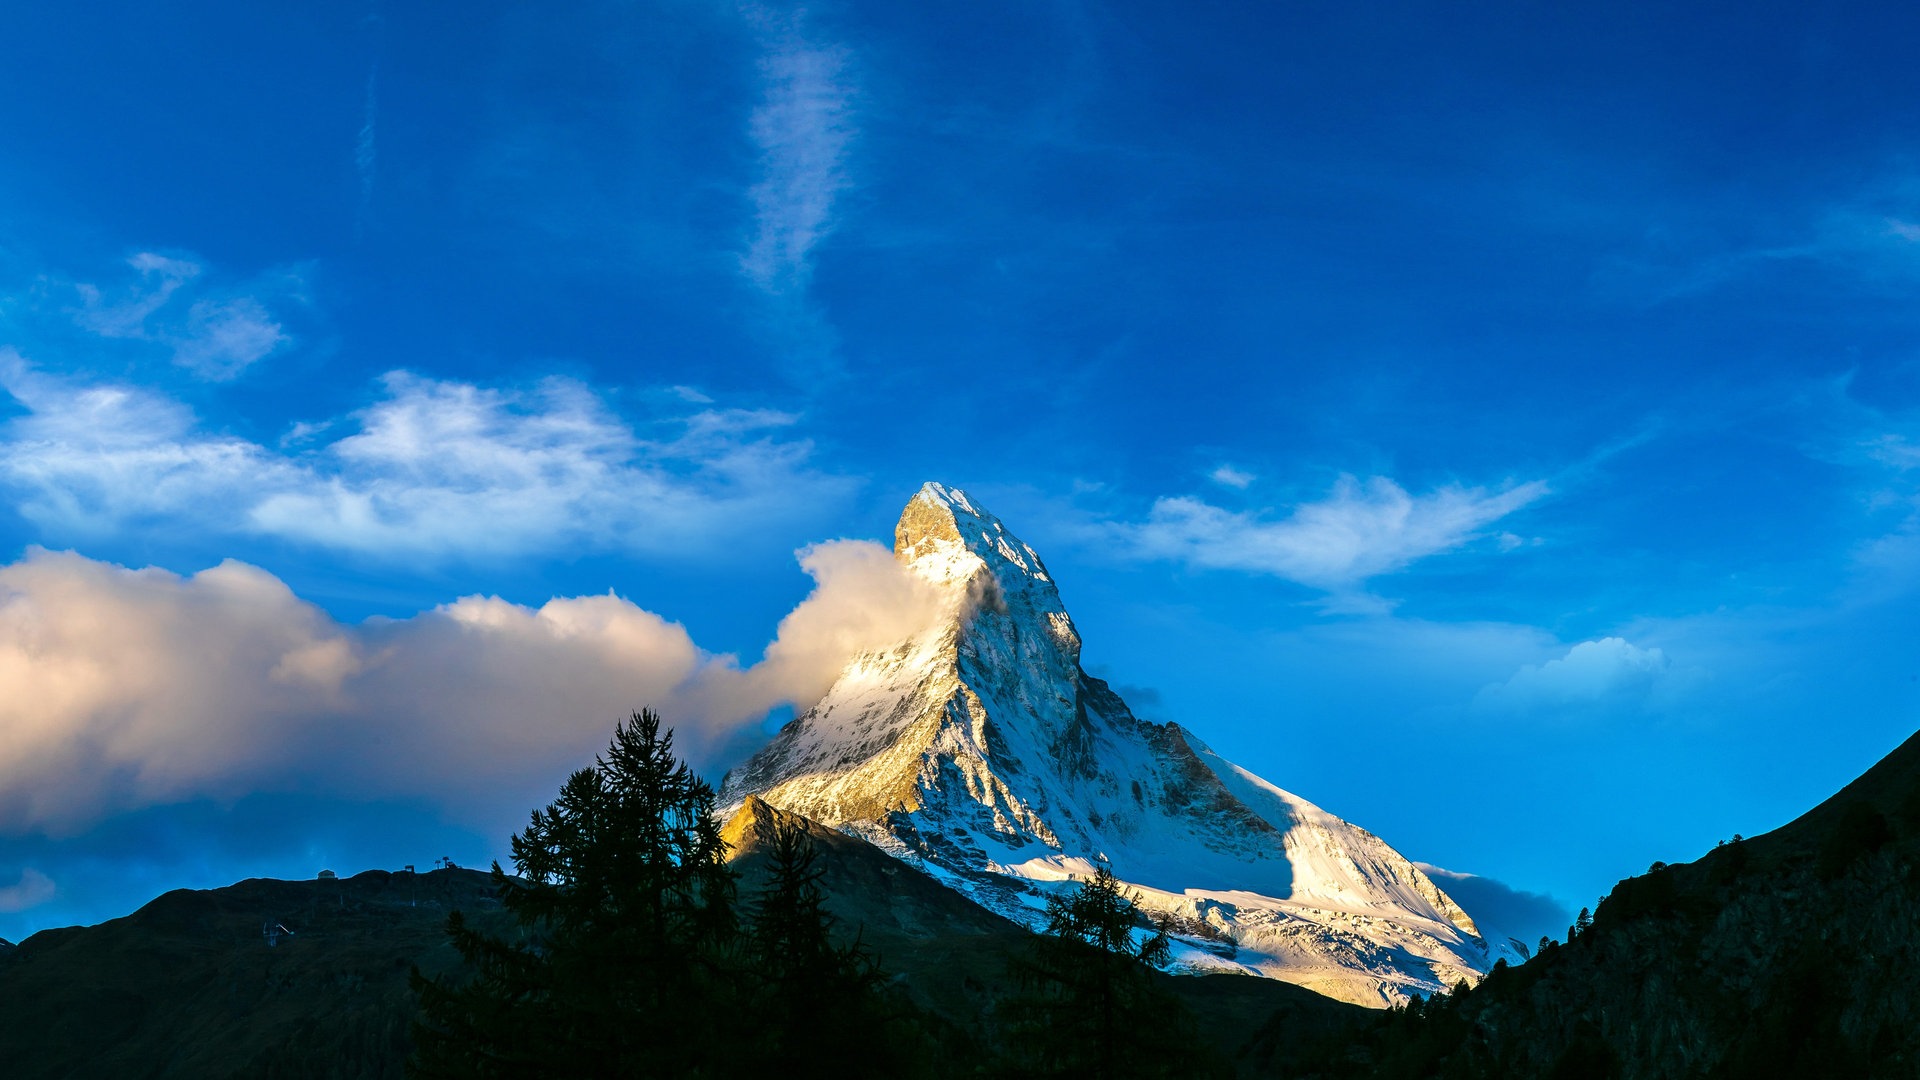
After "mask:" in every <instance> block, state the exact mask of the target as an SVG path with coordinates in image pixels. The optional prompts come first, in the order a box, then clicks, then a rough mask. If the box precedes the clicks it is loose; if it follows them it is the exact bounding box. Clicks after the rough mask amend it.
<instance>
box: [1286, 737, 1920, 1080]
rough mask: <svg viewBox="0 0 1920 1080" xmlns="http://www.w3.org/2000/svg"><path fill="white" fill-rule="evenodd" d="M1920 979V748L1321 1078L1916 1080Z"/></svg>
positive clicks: (1415, 1017)
mask: <svg viewBox="0 0 1920 1080" xmlns="http://www.w3.org/2000/svg"><path fill="white" fill-rule="evenodd" d="M1915 970H1920V735H1917V736H1915V737H1913V738H1910V739H1908V740H1907V742H1906V743H1904V744H1903V745H1901V746H1900V747H1899V748H1898V749H1896V750H1895V751H1894V752H1893V753H1891V754H1889V755H1887V757H1886V758H1884V759H1883V760H1881V761H1880V762H1879V763H1878V764H1877V765H1875V766H1874V767H1873V768H1872V769H1870V770H1868V771H1867V772H1866V773H1865V774H1864V775H1862V776H1861V777H1860V778H1859V779H1858V780H1855V781H1854V782H1853V783H1851V784H1849V785H1847V787H1846V788H1844V789H1843V790H1841V791H1840V793H1839V794H1837V795H1835V796H1834V797H1832V798H1831V799H1828V800H1827V801H1826V802H1823V803H1821V804H1820V805H1819V806H1817V807H1815V808H1814V809H1813V810H1811V811H1808V812H1807V813H1806V814H1805V815H1803V816H1801V817H1800V818H1798V819H1796V820H1794V821H1793V822H1791V823H1789V824H1787V825H1785V826H1782V827H1781V828H1779V829H1777V830H1775V831H1774V832H1772V833H1769V834H1767V835H1765V836H1760V837H1755V838H1753V839H1750V840H1741V841H1738V842H1734V843H1728V844H1723V845H1722V846H1720V847H1717V848H1715V849H1714V850H1712V851H1710V852H1708V853H1707V854H1706V855H1705V856H1704V857H1702V858H1700V859H1698V860H1696V861H1694V862H1691V863H1686V864H1678V865H1673V866H1665V867H1662V866H1660V865H1659V864H1655V867H1654V868H1653V869H1652V870H1650V871H1649V872H1648V873H1646V874H1644V875H1641V876H1638V877H1633V878H1628V879H1626V880H1624V881H1622V882H1620V883H1619V884H1618V885H1617V886H1615V887H1614V889H1613V891H1612V893H1611V894H1609V895H1608V896H1607V898H1606V899H1605V900H1604V901H1603V902H1602V903H1601V905H1600V907H1599V910H1598V911H1596V912H1595V913H1594V918H1593V925H1592V926H1591V928H1589V929H1587V930H1585V931H1584V932H1581V933H1579V934H1577V935H1575V936H1574V937H1573V939H1572V940H1571V941H1569V942H1568V943H1566V944H1565V945H1559V946H1555V947H1553V948H1550V949H1547V950H1546V951H1545V952H1543V953H1542V954H1541V955H1539V956H1537V957H1535V958H1534V959H1533V960H1531V961H1529V962H1528V963H1526V964H1524V965H1521V966H1519V967H1517V968H1501V969H1498V970H1496V971H1495V972H1494V973H1493V974H1492V975H1490V976H1489V977H1488V978H1487V980H1486V981H1485V982H1483V983H1482V984H1481V985H1480V986H1478V987H1475V988H1474V989H1472V990H1470V991H1468V992H1466V993H1463V994H1457V995H1455V996H1454V997H1453V998H1452V999H1450V1000H1436V1001H1434V1002H1432V1003H1430V1004H1427V1005H1424V1006H1422V1007H1419V1008H1415V1009H1412V1010H1409V1011H1407V1012H1404V1013H1396V1014H1393V1015H1392V1016H1390V1017H1388V1018H1386V1019H1385V1020H1383V1021H1382V1023H1381V1024H1380V1026H1379V1027H1377V1028H1376V1029H1375V1030H1374V1031H1373V1032H1372V1033H1371V1034H1370V1035H1369V1037H1368V1039H1367V1040H1366V1042H1367V1044H1368V1046H1369V1052H1368V1053H1365V1054H1363V1055H1360V1056H1359V1057H1353V1056H1347V1057H1346V1060H1345V1061H1344V1062H1341V1061H1328V1062H1324V1063H1323V1064H1322V1066H1321V1072H1322V1073H1324V1074H1326V1075H1373V1076H1380V1077H1409V1078H1411V1077H1426V1076H1448V1077H1454V1076H1460V1077H1483V1076H1484V1077H1495V1076H1497V1077H1549V1076H1550V1077H1623V1078H1642V1077H1645V1078H1672V1080H1678V1078H1681V1077H1700V1078H1722V1077H1724V1078H1734V1077H1771V1076H1792V1077H1824V1076H1836V1077H1839V1076H1844V1077H1881V1076H1886V1077H1894V1076H1900V1077H1911V1076H1914V1075H1920V993H1917V992H1916V990H1915V985H1914V979H1913V972H1914V971H1915ZM1362 1061H1365V1062H1367V1063H1366V1064H1364V1065H1363V1064H1361V1062H1362Z"/></svg>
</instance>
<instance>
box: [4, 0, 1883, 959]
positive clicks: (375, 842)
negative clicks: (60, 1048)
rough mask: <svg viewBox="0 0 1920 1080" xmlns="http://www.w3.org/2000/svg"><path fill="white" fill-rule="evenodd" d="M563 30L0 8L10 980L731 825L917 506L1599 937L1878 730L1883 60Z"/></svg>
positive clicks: (1215, 714) (1794, 41) (1845, 13)
mask: <svg viewBox="0 0 1920 1080" xmlns="http://www.w3.org/2000/svg"><path fill="white" fill-rule="evenodd" d="M568 8H569V10H567V11H555V10H537V9H532V8H527V7H524V6H511V7H508V6H499V5H484V4H479V5H476V4H462V5H419V4H416V5H374V6H369V7H365V8H362V9H357V10H356V9H353V8H352V7H351V6H350V5H307V6H304V7H301V6H296V5H290V4H283V5H257V4H254V5H240V4H230V5H219V4H206V5H200V6H198V7H197V8H196V9H195V10H194V11H193V12H190V13H181V12H177V11H169V10H162V9H158V8H154V7H152V6H151V5H133V4H124V5H111V4H110V5H107V6H106V7H94V8H89V9H87V10H85V11H80V10H77V9H76V10H68V9H65V8H59V7H52V8H44V9H41V10H26V9H22V10H18V11H14V12H10V13H9V17H8V30H7V33H5V34H4V35H0V68H3V69H4V70H6V71H7V72H8V73H9V76H8V86H9V89H8V91H7V93H6V94H5V96H4V97H0V145H5V146H6V147H7V153H6V154H5V155H4V156H0V390H4V394H0V698H4V699H5V700H0V936H5V937H8V938H12V939H14V940H18V938H19V937H21V936H23V935H24V934H26V933H28V932H31V931H32V930H34V929H37V928H40V927H44V926H49V925H60V924H64V923H68V922H76V921H94V920H97V919H100V918H104V917H109V916H113V915H117V914H122V913H124V912H125V911H127V910H130V909H131V908H132V907H134V906H137V904H138V903H140V902H142V901H144V900H145V899H147V898H149V897H150V896H152V895H153V894H155V893H156V892H158V891H160V890H163V889H165V888H169V887H175V886H195V887H204V886H208V885H215V884H223V883H225V882H227V881H231V880H233V879H235V878H238V877H241V876H246V875H250V874H258V873H272V874H280V875H297V876H304V875H307V874H310V873H312V872H313V871H314V870H317V869H318V868H319V867H320V866H321V865H326V866H329V867H332V868H334V869H337V870H343V871H346V870H356V869H359V868H361V867H364V866H371V865H399V864H402V863H408V862H411V863H415V864H420V865H425V864H428V863H431V862H432V861H433V859H434V858H436V857H438V856H441V855H450V856H452V857H453V858H455V859H456V860H458V861H462V862H469V863H479V862H484V861H485V860H486V859H488V858H491V857H493V856H495V855H497V854H498V853H500V852H501V851H502V849H503V848H504V846H505V845H504V837H505V834H506V832H507V831H508V830H510V829H511V828H513V827H516V826H517V825H518V824H519V823H520V822H521V820H522V818H523V815H524V813H525V810H526V808H527V807H529V806H531V805H533V804H534V803H535V802H537V801H544V799H545V798H546V797H548V796H550V794H551V792H552V791H553V790H554V789H555V787H556V786H557V783H558V781H559V779H560V778H561V777H562V776H563V775H564V772H565V770H566V769H567V768H568V767H570V766H571V765H572V764H577V763H578V762H579V761H580V760H581V759H583V758H584V757H585V755H587V754H589V753H590V752H591V751H592V750H593V749H594V748H596V747H597V746H599V745H601V744H602V743H603V742H604V740H605V736H606V733H607V732H608V731H609V730H610V728H611V725H612V723H613V721H614V720H615V719H616V718H617V716H618V715H620V712H621V710H623V709H624V708H627V707H631V706H635V705H639V704H641V703H643V702H642V701H640V700H634V699H635V698H637V697H640V696H642V695H644V696H646V697H647V698H649V699H652V700H654V702H655V703H656V704H659V705H661V706H662V707H663V708H667V709H669V710H670V712H671V711H673V710H677V711H678V714H679V716H680V718H681V723H682V725H683V738H684V740H685V745H686V746H687V748H688V750H689V752H690V753H691V754H693V755H694V756H695V757H696V760H699V761H700V762H701V763H702V764H703V766H704V767H705V768H707V769H708V771H709V772H710V773H712V774H713V775H715V776H717V775H718V773H719V772H720V771H721V770H723V769H724V768H725V767H726V765H727V764H728V763H730V762H731V761H732V760H735V759H737V757H738V756H739V755H740V754H741V753H743V752H744V751H745V750H747V749H749V748H750V747H751V744H752V741H753V739H754V738H755V737H757V732H759V731H760V730H761V718H762V717H764V716H766V715H767V714H768V712H769V711H770V710H771V711H772V712H773V713H775V714H776V715H777V714H778V713H779V711H780V710H782V709H784V708H787V707H790V706H791V704H792V703H793V700H792V699H794V698H796V697H803V696H804V694H805V693H806V692H807V689H808V688H809V687H813V686H815V685H817V683H818V679H819V675H818V671H817V670H816V669H817V668H819V667H820V666H821V665H830V660H831V658H830V657H829V656H826V655H825V654H822V653H820V652H819V650H817V649H815V650H812V651H809V649H808V647H807V646H806V645H805V642H804V641H803V638H805V633H804V632H805V631H807V630H808V628H809V627H816V628H817V627H821V626H826V627H829V628H831V626H833V625H835V624H833V623H832V619H833V617H834V615H835V612H837V611H841V610H842V609H841V608H837V607H835V605H834V603H833V602H832V601H833V597H834V596H838V595H841V593H839V592H835V590H842V591H844V590H845V589H850V588H852V587H853V586H851V585H845V584H836V583H846V582H854V581H857V580H858V578H859V569H858V555H859V550H858V549H856V548H853V547H844V546H843V547H829V548H825V549H816V552H815V555H814V556H812V557H811V559H812V561H811V562H810V563H809V566H810V571H809V570H806V569H803V568H802V565H801V563H800V562H799V561H798V560H797V559H796V557H795V553H796V552H797V551H800V550H801V549H804V548H807V547H808V546H809V545H814V544H818V543H821V542H823V541H830V540H835V539H840V538H852V539H870V540H883V539H885V538H886V537H887V536H888V534H889V532H890V529H891V525H892V521H893V519H894V517H895V515H896V514H897V513H898V510H899V507H900V506H901V505H902V504H903V503H904V502H905V500H906V499H907V497H908V496H909V495H911V493H912V492H913V491H914V490H915V489H916V488H917V487H918V486H919V485H920V483H922V482H923V481H926V480H929V479H938V480H941V481H943V482H945V483H949V484H953V485H958V486H961V487H964V488H965V489H967V490H968V491H969V492H970V493H971V494H973V495H975V496H977V497H978V498H979V499H980V500H981V501H982V502H983V503H984V504H985V505H987V506H989V507H991V508H992V509H993V510H994V511H995V512H996V513H997V514H998V515H999V516H1001V517H1002V518H1003V519H1005V520H1006V521H1007V522H1008V523H1009V524H1010V525H1011V526H1012V527H1013V528H1015V529H1016V530H1018V531H1019V532H1020V533H1021V534H1022V536H1023V537H1024V538H1025V539H1027V540H1028V541H1029V542H1031V543H1033V544H1034V545H1035V546H1036V547H1037V548H1039V549H1040V550H1041V551H1042V552H1043V553H1044V554H1045V556H1046V558H1047V559H1048V562H1049V565H1050V567H1051V568H1052V569H1053V570H1054V572H1055V574H1056V576H1057V577H1058V578H1059V579H1060V581H1061V584H1062V589H1063V592H1064V595H1065V597H1066V600H1067V602H1068V604H1069V606H1070V607H1071V609H1072V610H1073V612H1074V614H1075V617H1076V619H1077V620H1078V622H1079V623H1080V626H1081V630H1082V633H1083V636H1084V637H1085V640H1086V654H1085V655H1086V661H1087V663H1088V664H1089V666H1090V667H1092V668H1093V669H1094V670H1096V672H1098V673H1101V674H1103V675H1105V676H1106V677H1107V678H1109V679H1110V680H1111V681H1113V682H1115V683H1116V684H1118V685H1120V686H1121V687H1123V692H1125V693H1127V694H1128V696H1129V700H1130V701H1132V702H1133V703H1134V705H1135V707H1136V709H1137V711H1139V712H1141V713H1142V714H1144V715H1147V716H1150V717H1153V718H1156V719H1169V720H1177V721H1179V722H1180V723H1182V724H1183V725H1185V726H1187V727H1189V728H1191V729H1192V730H1194V731H1196V732H1197V733H1199V734H1200V735H1201V737H1202V738H1204V739H1206V740H1207V741H1208V742H1209V743H1211V744H1212V745H1214V746H1215V747H1216V748H1217V749H1219V750H1221V751H1222V752H1223V753H1225V754H1227V755H1228V756H1229V757H1232V758H1234V759H1236V760H1237V761H1239V762H1240V763H1242V764H1244V765H1246V766H1247V767H1249V768H1252V769H1254V770H1255V771H1257V772H1259V773H1261V774H1262V775H1264V776H1266V777H1268V778H1269V779H1271V780H1273V781H1275V782H1276V783H1279V784H1281V785H1283V786H1285V787H1288V788H1290V789H1292V790H1295V791H1297V792H1299V793H1301V794H1303V795H1305V796H1307V797H1308V798H1311V799H1314V800H1315V801H1317V802H1320V803H1321V804H1322V805H1324V806H1326V807H1327V808H1329V809H1331V810H1333V811H1335V812H1337V813H1340V814H1342V815H1343V816H1346V817H1349V818H1351V819H1353V820H1355V821H1357V822H1359V823H1361V824H1363V825H1365V826H1367V827H1368V828H1370V829H1372V830H1374V831H1375V832H1378V833H1379V834H1381V835H1382V836H1384V837H1386V838H1387V839H1388V840H1389V841H1390V842H1392V843H1394V844H1395V845H1397V846H1398V847H1400V848H1401V849H1402V850H1403V851H1404V852H1406V853H1407V854H1408V855H1409V856H1411V857H1413V858H1416V859H1420V860H1423V861H1426V862H1429V863H1433V864H1438V865H1441V866H1445V867H1448V868H1451V869H1454V870H1458V871H1466V872H1472V873H1477V874H1484V875H1488V876H1490V877H1493V878H1497V879H1499V880H1500V881H1503V882H1506V883H1507V884H1509V885H1511V886H1513V887H1515V888H1518V889H1521V890H1525V891H1529V892H1534V893H1544V894H1548V895H1551V896H1553V897H1556V898H1558V899H1559V900H1560V901H1561V902H1563V903H1565V904H1567V905H1569V906H1578V905H1580V904H1582V903H1587V902H1590V900H1591V898H1592V897H1594V896H1597V895H1598V894H1600V893H1602V892H1604V891H1605V890H1606V889H1607V888H1608V887H1609V886H1610V885H1611V884H1612V882H1613V881H1614V880H1615V879H1617V878H1619V877H1621V876H1624V875H1626V874H1628V873H1633V872H1637V871H1639V870H1642V869H1644V868H1645V866H1646V865H1647V864H1648V863H1649V862H1651V861H1653V860H1655V859H1663V860H1675V859H1684V858H1689V857H1691V856H1693V855H1695V854H1697V853H1698V852H1700V851H1701V850H1703V849H1705V848H1707V847H1710V846H1711V845H1712V843H1713V842H1714V841H1715V840H1717V839H1720V838H1724V837H1726V836H1729V835H1731V834H1733V833H1735V832H1743V833H1749V834H1751V833H1756V832H1760V831H1763V830H1765V829H1767V828H1770V827H1773V826H1775V825H1778V824H1780V823H1782V822H1784V821H1785V820H1787V819H1789V818H1791V817H1793V816H1794V815H1796V814H1798V813H1799V812H1801V811H1802V810H1804V809H1806V808H1807V807H1809V806H1811V805H1812V804H1813V803H1814V802H1816V801H1818V800H1819V799H1821V798H1823V797H1825V796H1826V795H1827V794H1830V793H1831V792H1832V791H1834V790H1836V789H1837V788H1838V787H1839V786H1840V785H1841V784H1843V783H1844V782H1845V781H1847V780H1848V779H1850V778H1851V777H1852V776H1854V775H1856V774H1857V773H1859V772H1860V771H1862V770H1863V769H1865V768H1866V767H1867V766H1869V765H1870V764H1872V763H1873V762H1874V761H1875V760H1877V759H1878V758H1879V757H1880V756H1881V755H1882V754H1884V753H1885V752H1886V751H1888V750H1890V749H1891V748H1892V747H1893V746H1895V745H1897V744H1898V743H1899V742H1900V741H1901V740H1902V739H1903V738H1904V737H1905V736H1906V735H1907V734H1909V733H1911V732H1912V731H1913V729H1914V727H1915V711H1916V706H1917V705H1920V663H1917V662H1916V661H1915V659H1914V656H1913V651H1914V644H1915V642H1916V640H1917V637H1920V635H1917V634H1916V631H1917V630H1920V626H1917V625H1916V622H1920V620H1917V619H1916V616H1915V615H1914V612H1915V610H1916V608H1915V605H1914V603H1913V601H1914V598H1915V595H1914V594H1915V587H1916V584H1920V353H1917V352H1916V344H1920V315H1916V310H1915V307H1914V305H1913V302H1912V300H1913V296H1914V291H1915V288H1916V286H1920V145H1916V139H1915V135H1914V132H1916V131H1920V126H1917V125H1916V120H1920V116H1916V113H1917V112H1920V85H1917V84H1920V70H1916V68H1915V66H1914V65H1913V64H1912V63H1911V58H1910V56H1908V55H1905V53H1904V44H1905V43H1906V42H1909V41H1911V40H1912V34H1913V32H1914V31H1915V30H1917V29H1920V27H1917V26H1915V25H1914V22H1915V21H1916V20H1915V18H1914V17H1913V16H1911V15H1905V14H1902V13H1898V12H1895V11H1893V10H1891V9H1889V8H1888V7H1887V6H1886V5H1851V6H1848V5H1835V6H1828V7H1825V8H1823V9H1822V10H1819V11H1810V10H1806V9H1805V8H1804V6H1800V5H1795V6H1788V5H1775V6H1765V5H1741V6H1738V7H1706V6H1687V7H1684V8H1678V9H1677V8H1675V7H1674V6H1673V5H1648V6H1646V7H1644V8H1641V9H1637V10H1624V9H1620V8H1618V7H1617V6H1616V7H1615V8H1611V9H1607V10H1604V11H1602V10H1594V11H1592V12H1568V11H1561V10H1555V9H1553V8H1552V7H1550V6H1546V5H1517V4H1516V5H1483V6H1481V7H1479V8H1477V9H1474V10H1472V11H1462V10H1459V9H1458V8H1457V7H1446V8H1442V7H1440V6H1438V5H1432V6H1422V5H1382V6H1374V7H1356V6H1354V5H1331V4H1329V5H1257V6H1252V7H1250V6H1248V5H1182V6H1180V7H1179V8H1178V9H1177V10H1175V9H1169V8H1165V7H1164V6H1152V5H1122V6H1116V5H1086V6H1082V5H1077V4H1066V3H1059V4H1018V5H991V4H989V5H971V6H969V7H967V8H966V9H964V10H960V9H954V10H952V11H945V10H941V11H935V10H931V9H926V8H924V6H919V7H916V6H913V5H907V6H901V5H865V6H858V5H848V4H821V5H815V6H810V7H807V8H805V9H799V8H790V7H783V6H776V5H756V4H745V5H733V6H729V5H718V4H706V3H663V4H617V5H601V6H594V5H568ZM823 552H824V554H823ZM225 560H235V562H232V563H228V562H225ZM810 573H811V576H810ZM816 586H817V588H818V590H819V593H818V594H815V589H816ZM609 593H611V594H613V596H611V597H609V595H608V594H609ZM810 594H812V595H815V600H813V601H809V602H808V603H809V604H811V605H812V606H811V607H807V606H804V605H802V601H803V600H805V599H806V598H807V597H808V596H809V595H810ZM829 594H832V595H829ZM463 598H465V599H463ZM550 600H552V601H554V603H553V604H551V605H549V603H548V602H549V601H550ZM543 605H545V606H543ZM796 605H802V606H801V608H800V609H799V610H796ZM790 612H791V613H793V616H792V619H791V620H790V625H791V628H792V630H791V633H781V637H780V640H781V641H782V642H785V644H784V645H782V646H780V647H778V648H776V649H774V650H773V652H772V653H771V654H768V655H767V656H765V657H764V658H763V653H766V651H767V649H768V646H769V643H770V642H773V641H774V640H775V638H776V633H778V632H780V631H779V627H780V626H781V623H782V620H783V619H786V618H788V617H789V613H790ZM423 613H424V614H423ZM828 636H829V637H830V636H831V635H830V634H829V635H828ZM836 640H837V639H836ZM830 651H831V650H828V652H830ZM802 704H804V702H802Z"/></svg>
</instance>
